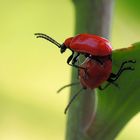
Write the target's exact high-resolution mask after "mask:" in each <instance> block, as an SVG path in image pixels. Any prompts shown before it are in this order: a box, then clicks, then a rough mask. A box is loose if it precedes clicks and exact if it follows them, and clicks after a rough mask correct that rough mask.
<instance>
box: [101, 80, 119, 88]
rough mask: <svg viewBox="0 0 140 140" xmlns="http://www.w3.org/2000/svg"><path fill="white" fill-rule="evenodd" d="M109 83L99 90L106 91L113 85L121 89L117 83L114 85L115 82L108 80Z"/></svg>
mask: <svg viewBox="0 0 140 140" xmlns="http://www.w3.org/2000/svg"><path fill="white" fill-rule="evenodd" d="M107 81H108V83H107V84H106V85H105V86H104V87H103V86H101V85H100V86H99V87H98V88H99V89H100V90H104V89H106V88H107V87H108V86H110V84H113V85H114V86H116V87H117V88H119V85H118V84H117V83H114V82H113V81H109V80H107Z"/></svg>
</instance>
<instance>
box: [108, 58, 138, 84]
mask: <svg viewBox="0 0 140 140" xmlns="http://www.w3.org/2000/svg"><path fill="white" fill-rule="evenodd" d="M126 63H136V61H134V60H129V61H124V62H123V63H122V64H121V66H120V69H119V70H118V72H117V73H116V74H115V73H111V74H110V77H109V78H108V80H107V81H109V82H114V81H116V80H117V79H118V78H119V77H120V75H121V74H122V73H123V72H124V71H126V70H131V71H132V70H134V68H133V67H130V66H129V67H123V66H124V65H125V64H126Z"/></svg>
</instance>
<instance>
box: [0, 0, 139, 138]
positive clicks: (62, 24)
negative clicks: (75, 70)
mask: <svg viewBox="0 0 140 140" xmlns="http://www.w3.org/2000/svg"><path fill="white" fill-rule="evenodd" d="M74 14H75V11H74V6H73V3H72V1H71V0H59V1H57V0H5V1H3V0H0V140H56V139H57V140H64V137H65V128H66V125H65V124H66V115H64V114H63V111H64V108H65V106H66V104H67V101H68V92H69V89H65V90H64V91H63V92H62V93H61V94H56V91H57V90H58V89H59V88H60V87H61V86H63V85H65V84H68V83H70V78H71V76H70V74H71V68H70V67H69V66H68V65H67V64H66V59H67V57H68V56H69V54H70V52H69V51H67V52H66V53H65V54H63V55H61V54H60V53H59V49H57V48H56V47H55V46H54V45H52V44H51V43H49V42H47V41H45V40H43V39H36V38H35V36H34V33H36V32H43V33H47V34H48V35H50V36H52V37H53V38H55V39H56V40H57V41H58V42H60V43H61V42H63V41H64V40H65V39H66V38H67V37H70V36H72V35H73V34H74V28H75V15H74ZM139 25H140V1H139V0H133V1H132V0H127V1H122V0H116V3H115V6H114V13H113V21H112V33H111V34H112V36H111V39H110V40H111V42H112V45H113V47H114V48H122V47H127V46H130V45H131V44H132V43H134V42H137V41H140V27H139ZM139 130H140V114H138V115H136V116H135V117H134V118H133V119H132V120H131V121H130V122H129V123H128V124H127V126H126V127H125V128H124V129H123V131H122V132H121V133H120V134H119V136H118V137H117V138H116V139H117V140H132V139H133V140H139V139H140V133H139Z"/></svg>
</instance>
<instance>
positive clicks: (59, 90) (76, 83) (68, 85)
mask: <svg viewBox="0 0 140 140" xmlns="http://www.w3.org/2000/svg"><path fill="white" fill-rule="evenodd" d="M79 84H80V83H79V82H75V83H71V84H67V85H65V86H63V87H61V88H60V89H58V90H57V93H59V92H61V91H62V90H63V89H65V88H67V87H71V86H76V85H79Z"/></svg>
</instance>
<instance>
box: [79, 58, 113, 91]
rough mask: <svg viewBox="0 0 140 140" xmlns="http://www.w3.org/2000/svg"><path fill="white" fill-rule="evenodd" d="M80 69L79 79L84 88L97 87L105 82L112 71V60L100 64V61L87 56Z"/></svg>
mask: <svg viewBox="0 0 140 140" xmlns="http://www.w3.org/2000/svg"><path fill="white" fill-rule="evenodd" d="M81 67H84V68H85V70H84V69H79V80H80V83H81V85H82V86H83V87H84V88H90V89H93V88H97V87H99V86H100V85H101V84H102V83H103V82H105V81H106V80H107V79H108V78H109V76H110V74H111V72H112V61H111V60H110V59H107V60H105V61H104V62H103V64H100V63H99V62H98V61H96V60H93V59H89V58H87V59H86V60H85V61H84V62H83V64H82V65H81Z"/></svg>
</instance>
